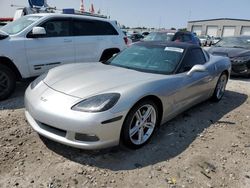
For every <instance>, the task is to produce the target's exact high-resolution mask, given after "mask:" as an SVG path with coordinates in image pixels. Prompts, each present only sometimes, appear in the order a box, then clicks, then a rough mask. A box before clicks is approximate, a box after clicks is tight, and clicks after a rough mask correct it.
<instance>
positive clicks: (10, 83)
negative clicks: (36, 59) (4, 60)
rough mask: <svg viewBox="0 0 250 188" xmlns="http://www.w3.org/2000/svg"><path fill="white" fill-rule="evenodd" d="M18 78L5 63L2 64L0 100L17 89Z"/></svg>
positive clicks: (0, 66) (0, 70) (0, 67)
mask: <svg viewBox="0 0 250 188" xmlns="http://www.w3.org/2000/svg"><path fill="white" fill-rule="evenodd" d="M15 86H16V79H15V74H14V72H13V71H12V70H11V69H10V68H8V67H7V66H5V65H0V100H4V99H6V98H7V97H9V96H10V95H11V94H12V92H13V91H14V90H15Z"/></svg>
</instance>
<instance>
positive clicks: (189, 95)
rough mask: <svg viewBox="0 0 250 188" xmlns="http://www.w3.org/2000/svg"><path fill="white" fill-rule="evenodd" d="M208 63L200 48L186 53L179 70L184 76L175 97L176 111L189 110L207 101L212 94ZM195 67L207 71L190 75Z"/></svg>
mask: <svg viewBox="0 0 250 188" xmlns="http://www.w3.org/2000/svg"><path fill="white" fill-rule="evenodd" d="M207 61H208V60H207V58H206V57H205V56H204V53H203V51H202V49H200V48H192V49H190V50H189V51H188V52H187V53H186V55H185V57H184V59H183V61H182V63H181V66H180V68H179V70H178V74H181V75H182V81H181V82H180V83H179V84H180V89H179V91H178V92H177V94H176V96H175V104H176V110H180V109H186V108H189V107H190V106H192V105H194V104H197V103H199V102H201V101H203V100H205V99H207V98H208V97H209V95H210V94H211V84H212V74H211V72H210V71H211V69H210V65H209V63H207ZM195 65H204V66H205V67H206V70H205V71H203V72H193V74H191V75H188V74H187V73H188V72H189V71H190V70H191V69H192V67H193V66H195Z"/></svg>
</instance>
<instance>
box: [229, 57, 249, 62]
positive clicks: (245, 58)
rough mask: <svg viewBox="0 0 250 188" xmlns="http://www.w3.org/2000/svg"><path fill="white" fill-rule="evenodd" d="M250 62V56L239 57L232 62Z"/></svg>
mask: <svg viewBox="0 0 250 188" xmlns="http://www.w3.org/2000/svg"><path fill="white" fill-rule="evenodd" d="M249 60H250V56H239V57H234V58H232V61H233V62H235V63H243V62H246V61H249Z"/></svg>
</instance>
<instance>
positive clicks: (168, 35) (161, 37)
mask: <svg viewBox="0 0 250 188" xmlns="http://www.w3.org/2000/svg"><path fill="white" fill-rule="evenodd" d="M175 33H176V30H164V31H157V32H151V33H150V34H149V35H148V36H146V37H145V38H144V39H143V41H171V40H172V39H173V37H174V34H175Z"/></svg>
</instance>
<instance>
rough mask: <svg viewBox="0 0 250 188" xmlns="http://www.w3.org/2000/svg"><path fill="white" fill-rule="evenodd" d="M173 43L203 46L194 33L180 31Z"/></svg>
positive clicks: (175, 35)
mask: <svg viewBox="0 0 250 188" xmlns="http://www.w3.org/2000/svg"><path fill="white" fill-rule="evenodd" d="M172 41H175V42H187V43H192V44H196V45H199V46H200V45H201V44H200V40H199V39H198V37H196V36H195V35H194V34H193V33H192V32H188V31H178V32H176V33H175V34H174V37H173V39H172Z"/></svg>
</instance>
